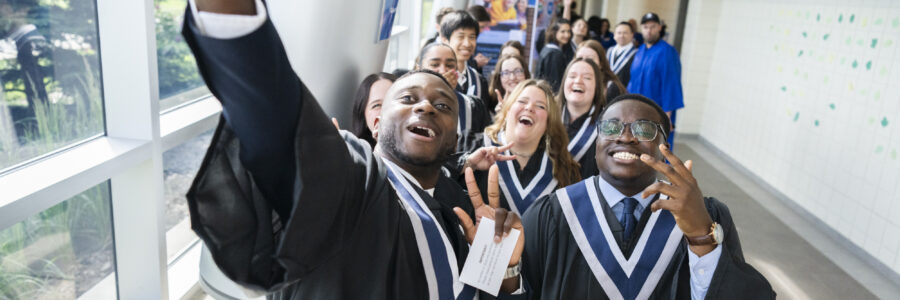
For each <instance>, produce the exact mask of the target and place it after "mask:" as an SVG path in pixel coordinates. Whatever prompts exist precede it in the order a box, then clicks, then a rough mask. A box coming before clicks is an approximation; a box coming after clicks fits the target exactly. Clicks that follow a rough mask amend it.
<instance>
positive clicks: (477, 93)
mask: <svg viewBox="0 0 900 300" xmlns="http://www.w3.org/2000/svg"><path fill="white" fill-rule="evenodd" d="M460 76H465V78H466V82H464V83H462V84H457V85H456V91H457V92H460V93H463V94H465V95H469V96H472V97H475V98H478V99H482V100H483V99H487V98H488V97H490V93H488V83H487V79H485V78H484V76H482V75H481V73H479V72H478V70H476V69H475V68H474V67H472V65H467V66H466V72H465V73H463V74H460Z"/></svg>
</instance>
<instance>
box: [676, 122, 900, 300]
mask: <svg viewBox="0 0 900 300" xmlns="http://www.w3.org/2000/svg"><path fill="white" fill-rule="evenodd" d="M675 153H676V155H678V156H679V157H680V158H681V159H683V160H688V159H691V160H693V161H694V176H696V178H697V180H698V182H699V183H700V188H701V189H702V190H703V194H704V195H707V196H712V197H716V198H717V199H719V200H721V201H722V202H724V203H726V204H727V205H728V207H729V209H730V210H731V214H732V216H733V217H734V220H735V222H736V224H737V228H738V231H739V235H740V238H741V246H742V247H743V250H744V257H745V258H746V259H747V261H748V262H749V263H750V264H752V265H753V266H754V267H756V269H757V270H759V271H760V272H761V273H763V275H765V276H766V278H768V279H769V282H770V283H771V284H772V287H773V288H774V289H775V291H776V292H777V293H778V296H779V298H782V299H878V298H880V299H897V298H898V297H900V287H897V286H896V285H894V284H893V283H891V282H890V281H888V280H886V279H885V278H884V275H882V274H881V273H879V272H878V271H877V270H876V269H875V268H874V267H872V266H871V265H869V264H867V263H866V262H864V261H862V260H861V259H859V258H858V256H855V255H853V253H852V252H851V251H850V250H848V249H847V248H846V247H845V246H843V245H842V244H841V243H840V242H838V241H836V240H834V239H832V238H831V236H829V235H827V234H826V233H823V232H822V230H821V229H820V228H822V227H819V226H817V225H813V223H812V222H810V221H808V220H807V219H805V218H803V217H801V216H800V215H799V214H797V213H796V212H795V211H793V210H791V209H790V208H788V207H787V206H786V205H785V204H784V203H783V202H781V201H780V200H778V198H777V197H776V196H775V195H773V194H772V193H771V192H769V191H768V190H766V189H765V188H764V187H761V186H760V185H759V184H758V183H756V182H754V181H753V180H752V179H751V178H749V177H747V176H746V175H744V173H742V172H741V171H739V170H737V169H736V168H735V167H734V166H733V165H732V164H730V163H729V162H728V161H727V160H728V158H726V157H723V156H722V154H721V153H718V152H717V150H715V149H714V148H711V147H710V146H708V144H706V143H704V142H703V141H700V140H699V139H697V138H696V137H694V136H681V137H680V139H679V140H678V141H677V142H676V145H675ZM751 194H752V195H753V196H750V195H751ZM785 220H787V221H785Z"/></svg>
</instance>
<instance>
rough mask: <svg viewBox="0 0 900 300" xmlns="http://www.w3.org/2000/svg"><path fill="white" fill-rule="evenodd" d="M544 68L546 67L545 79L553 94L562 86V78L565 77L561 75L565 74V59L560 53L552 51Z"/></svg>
mask: <svg viewBox="0 0 900 300" xmlns="http://www.w3.org/2000/svg"><path fill="white" fill-rule="evenodd" d="M544 66H545V67H547V71H546V72H545V74H546V75H545V76H546V77H547V78H546V79H547V81H549V82H550V87H552V88H553V92H554V93H556V92H557V91H559V86H560V85H561V84H562V78H563V76H565V74H563V73H565V72H566V57H565V55H564V54H563V53H562V51H553V52H551V53H550V54H549V55H548V56H547V64H545V65H544Z"/></svg>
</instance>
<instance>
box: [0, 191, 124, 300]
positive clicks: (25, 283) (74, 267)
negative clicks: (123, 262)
mask: <svg viewBox="0 0 900 300" xmlns="http://www.w3.org/2000/svg"><path fill="white" fill-rule="evenodd" d="M111 222H112V215H111V213H110V195H109V184H108V183H106V182H104V183H102V184H100V185H97V186H95V187H93V188H90V189H88V190H87V191H84V192H82V193H81V194H78V195H75V196H74V197H72V198H70V199H68V200H66V201H63V202H61V203H59V204H57V205H54V206H53V207H50V208H48V209H46V210H44V211H42V212H40V213H38V214H37V215H34V216H31V217H28V218H26V219H25V220H23V221H22V222H19V223H16V224H14V225H12V226H11V227H9V228H3V229H0V299H75V298H77V297H80V296H82V295H84V294H85V293H87V292H88V291H90V292H92V293H96V292H97V291H92V289H93V288H94V287H98V286H100V287H102V288H108V289H115V285H111V284H102V285H101V284H100V283H101V281H103V280H104V279H106V278H111V277H110V276H109V275H111V274H112V273H113V272H115V261H114V256H113V235H112V224H111ZM106 294H109V293H106ZM112 294H115V292H112Z"/></svg>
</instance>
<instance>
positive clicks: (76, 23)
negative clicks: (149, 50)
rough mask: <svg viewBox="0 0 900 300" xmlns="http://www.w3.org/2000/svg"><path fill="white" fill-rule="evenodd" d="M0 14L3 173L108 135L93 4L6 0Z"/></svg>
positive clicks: (86, 1)
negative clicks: (75, 144) (13, 167)
mask: <svg viewBox="0 0 900 300" xmlns="http://www.w3.org/2000/svg"><path fill="white" fill-rule="evenodd" d="M0 16H2V17H0V170H3V169H5V168H8V167H10V166H13V165H15V164H18V163H21V162H24V161H26V160H29V159H32V158H35V157H37V156H40V155H42V154H46V153H48V152H51V151H53V150H56V149H59V148H62V147H65V146H66V145H69V144H72V143H74V142H78V141H81V140H84V139H86V138H90V137H92V136H96V135H99V134H103V99H102V93H101V80H100V54H99V47H98V46H97V45H98V37H97V15H96V8H95V5H94V0H56V1H43V0H41V1H39V0H22V1H6V0H3V1H0Z"/></svg>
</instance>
